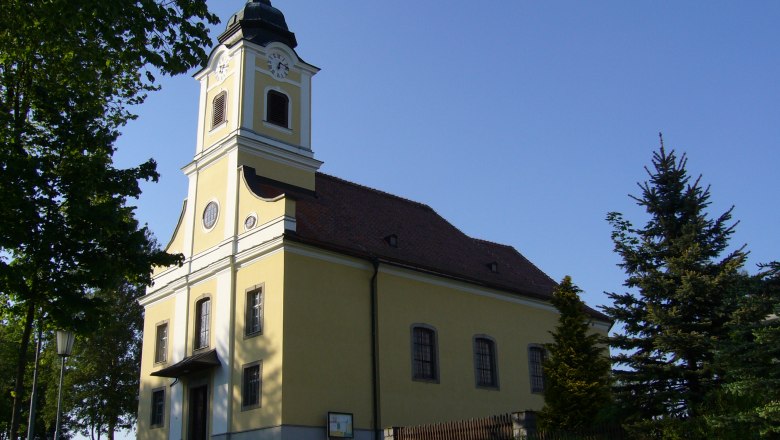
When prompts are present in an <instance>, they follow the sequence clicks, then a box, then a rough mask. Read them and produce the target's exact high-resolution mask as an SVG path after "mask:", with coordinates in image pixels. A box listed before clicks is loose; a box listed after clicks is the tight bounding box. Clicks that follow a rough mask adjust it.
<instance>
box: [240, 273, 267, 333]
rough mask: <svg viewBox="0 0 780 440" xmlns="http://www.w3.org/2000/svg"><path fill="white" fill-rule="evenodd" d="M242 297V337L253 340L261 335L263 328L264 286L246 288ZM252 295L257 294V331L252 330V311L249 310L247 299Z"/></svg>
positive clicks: (256, 285) (257, 285)
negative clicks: (258, 296)
mask: <svg viewBox="0 0 780 440" xmlns="http://www.w3.org/2000/svg"><path fill="white" fill-rule="evenodd" d="M244 292H245V295H244V337H245V338H253V337H255V336H259V335H262V334H263V327H265V284H255V285H254V286H252V287H249V288H247V289H246V290H245V291H244ZM253 294H259V295H260V298H259V301H258V303H259V305H258V306H256V307H257V308H258V309H259V312H258V317H257V319H258V321H259V322H258V329H257V330H252V329H253V326H252V325H250V324H251V320H252V319H253V316H252V309H250V306H249V304H250V303H249V298H250V296H251V295H253Z"/></svg>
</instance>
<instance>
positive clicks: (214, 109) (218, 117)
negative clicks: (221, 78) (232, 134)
mask: <svg viewBox="0 0 780 440" xmlns="http://www.w3.org/2000/svg"><path fill="white" fill-rule="evenodd" d="M226 110H227V92H222V93H220V94H219V95H217V96H215V97H214V100H213V101H212V106H211V128H214V127H216V126H218V125H219V124H221V123H223V122H225V121H226V118H227V112H226Z"/></svg>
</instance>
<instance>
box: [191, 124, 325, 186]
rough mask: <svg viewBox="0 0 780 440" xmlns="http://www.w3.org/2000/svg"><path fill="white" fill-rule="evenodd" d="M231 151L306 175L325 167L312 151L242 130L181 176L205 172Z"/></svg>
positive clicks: (234, 133) (225, 138)
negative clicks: (277, 164)
mask: <svg viewBox="0 0 780 440" xmlns="http://www.w3.org/2000/svg"><path fill="white" fill-rule="evenodd" d="M230 148H239V149H240V150H241V152H245V153H249V154H253V155H255V156H259V157H263V158H265V159H268V160H271V161H273V162H277V163H280V164H283V165H287V166H290V167H293V168H298V169H301V170H305V171H312V172H313V171H317V170H318V169H319V168H320V166H322V164H323V162H322V161H319V160H317V159H314V153H313V152H312V151H311V150H307V149H305V148H301V147H297V146H294V145H291V144H287V143H285V142H281V141H277V140H274V139H271V138H268V137H266V136H262V135H259V134H257V133H255V132H253V131H251V130H246V129H239V130H237V131H234V132H231V133H229V134H227V135H225V137H223V138H222V140H220V141H218V142H215V143H214V146H213V147H212V148H209V149H208V150H206V151H204V152H202V153H201V154H198V155H196V156H195V158H194V159H193V160H192V161H191V162H190V163H188V164H187V165H185V166H184V167H182V172H183V173H184V174H187V175H189V174H190V173H193V172H194V171H196V170H198V169H203V168H205V166H206V165H207V164H209V163H211V162H214V161H216V160H217V159H220V158H221V157H222V156H223V155H224V154H225V152H226V151H227V150H229V149H230Z"/></svg>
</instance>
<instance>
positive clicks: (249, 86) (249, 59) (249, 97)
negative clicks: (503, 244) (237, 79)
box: [241, 48, 255, 130]
mask: <svg viewBox="0 0 780 440" xmlns="http://www.w3.org/2000/svg"><path fill="white" fill-rule="evenodd" d="M241 53H242V54H243V57H242V58H243V63H244V69H243V72H242V74H241V76H242V77H243V83H244V89H243V91H242V92H241V100H242V105H243V111H242V113H241V114H242V116H241V128H248V129H250V130H251V129H252V128H253V127H252V124H253V123H254V118H255V53H254V52H253V51H251V50H248V49H247V48H243V49H241Z"/></svg>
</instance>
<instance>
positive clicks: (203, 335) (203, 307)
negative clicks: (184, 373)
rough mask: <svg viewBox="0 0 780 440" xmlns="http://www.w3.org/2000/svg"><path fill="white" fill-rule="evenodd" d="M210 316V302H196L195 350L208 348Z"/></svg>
mask: <svg viewBox="0 0 780 440" xmlns="http://www.w3.org/2000/svg"><path fill="white" fill-rule="evenodd" d="M210 315H211V300H210V299H209V298H206V299H202V300H200V301H198V303H197V304H196V305H195V349H196V350H197V349H199V348H204V347H208V346H209V316H210Z"/></svg>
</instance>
